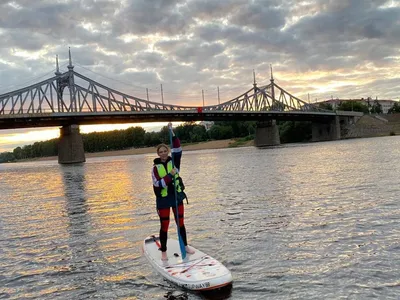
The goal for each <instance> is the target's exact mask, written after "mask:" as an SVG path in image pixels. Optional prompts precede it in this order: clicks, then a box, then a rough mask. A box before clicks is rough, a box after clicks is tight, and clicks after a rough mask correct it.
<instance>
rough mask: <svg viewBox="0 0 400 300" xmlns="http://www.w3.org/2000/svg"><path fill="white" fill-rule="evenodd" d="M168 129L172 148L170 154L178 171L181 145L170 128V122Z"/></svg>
mask: <svg viewBox="0 0 400 300" xmlns="http://www.w3.org/2000/svg"><path fill="white" fill-rule="evenodd" d="M168 127H169V129H170V130H171V132H172V149H171V155H172V158H173V160H174V165H175V167H176V168H177V169H178V171H180V169H181V158H182V147H181V141H180V140H179V138H178V137H177V136H176V135H175V133H174V130H173V129H172V124H171V123H169V124H168Z"/></svg>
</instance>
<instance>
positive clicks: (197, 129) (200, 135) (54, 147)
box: [0, 122, 256, 163]
mask: <svg viewBox="0 0 400 300" xmlns="http://www.w3.org/2000/svg"><path fill="white" fill-rule="evenodd" d="M255 128H256V122H215V123H214V124H213V125H212V126H211V128H210V130H208V131H207V130H206V128H205V126H203V125H199V124H196V123H195V122H188V123H183V124H181V125H179V126H177V127H176V128H175V133H176V135H177V136H179V138H180V139H181V142H182V143H197V142H203V141H207V140H221V139H230V138H238V137H245V136H250V137H251V138H253V137H254V133H255ZM82 139H83V148H84V151H85V152H103V151H111V150H123V149H129V148H143V147H153V146H156V145H158V144H160V143H166V144H168V143H169V132H168V127H167V126H164V127H163V128H162V129H161V130H160V131H159V132H146V131H145V130H144V129H143V128H142V127H138V126H137V127H130V128H128V129H125V130H113V131H105V132H92V133H87V134H82ZM57 155H58V138H57V139H51V140H47V141H43V142H35V143H33V144H31V145H25V146H22V147H17V148H15V149H14V150H13V151H12V152H3V153H0V163H4V162H12V161H16V160H21V159H30V158H37V157H46V156H57Z"/></svg>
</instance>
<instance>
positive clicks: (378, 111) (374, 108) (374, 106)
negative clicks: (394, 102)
mask: <svg viewBox="0 0 400 300" xmlns="http://www.w3.org/2000/svg"><path fill="white" fill-rule="evenodd" d="M382 112H383V111H382V105H381V104H380V103H379V102H378V100H374V103H373V104H372V107H371V113H372V114H381V113H382Z"/></svg>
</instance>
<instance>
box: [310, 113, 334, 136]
mask: <svg viewBox="0 0 400 300" xmlns="http://www.w3.org/2000/svg"><path fill="white" fill-rule="evenodd" d="M311 127H312V141H313V142H321V141H336V140H340V138H341V136H340V120H339V117H338V116H335V119H333V120H332V121H331V122H330V123H316V122H313V123H312V125H311Z"/></svg>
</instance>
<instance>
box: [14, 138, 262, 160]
mask: <svg viewBox="0 0 400 300" xmlns="http://www.w3.org/2000/svg"><path fill="white" fill-rule="evenodd" d="M249 146H254V140H250V141H246V142H243V143H241V142H238V141H236V140H235V139H227V140H218V141H207V142H201V143H193V144H187V145H183V146H182V149H183V151H193V150H206V149H222V148H229V147H249ZM151 153H154V154H155V153H156V147H145V148H131V149H125V150H115V151H104V152H95V153H89V152H86V153H85V156H86V158H90V157H104V156H120V155H137V154H151ZM57 159H58V158H57V156H47V157H38V158H31V159H24V160H19V161H45V160H57Z"/></svg>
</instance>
